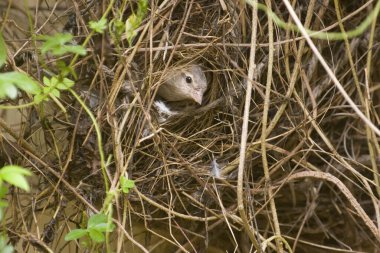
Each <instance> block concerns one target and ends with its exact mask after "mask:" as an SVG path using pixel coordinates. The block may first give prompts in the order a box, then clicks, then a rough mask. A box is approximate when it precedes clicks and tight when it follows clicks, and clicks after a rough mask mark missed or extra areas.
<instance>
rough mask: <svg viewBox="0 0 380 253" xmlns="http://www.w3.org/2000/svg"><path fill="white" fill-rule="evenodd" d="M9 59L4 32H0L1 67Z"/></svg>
mask: <svg viewBox="0 0 380 253" xmlns="http://www.w3.org/2000/svg"><path fill="white" fill-rule="evenodd" d="M6 60H7V45H6V44H5V41H4V38H3V34H2V33H1V32H0V68H1V67H2V66H3V65H4V64H5V62H6Z"/></svg>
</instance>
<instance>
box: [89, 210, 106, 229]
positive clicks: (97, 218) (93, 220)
mask: <svg viewBox="0 0 380 253" xmlns="http://www.w3.org/2000/svg"><path fill="white" fill-rule="evenodd" d="M107 222H108V216H107V215H105V214H102V213H99V214H94V215H93V216H91V217H90V218H89V219H88V223H87V228H92V227H95V226H96V225H98V224H101V223H107Z"/></svg>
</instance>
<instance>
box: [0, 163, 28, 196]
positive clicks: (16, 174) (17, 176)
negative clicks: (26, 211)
mask: <svg viewBox="0 0 380 253" xmlns="http://www.w3.org/2000/svg"><path fill="white" fill-rule="evenodd" d="M31 174H32V173H31V172H30V171H29V170H27V169H24V168H22V167H20V166H16V165H7V166H5V167H3V168H2V169H0V178H1V179H3V180H4V181H6V182H8V183H10V184H12V185H14V186H17V187H18V188H21V189H23V190H25V191H29V184H28V182H27V181H26V179H25V176H30V175H31Z"/></svg>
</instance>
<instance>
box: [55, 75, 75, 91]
mask: <svg viewBox="0 0 380 253" xmlns="http://www.w3.org/2000/svg"><path fill="white" fill-rule="evenodd" d="M73 86H74V81H73V80H70V79H68V78H63V80H62V81H61V82H59V83H58V84H57V86H56V87H57V88H58V89H60V90H67V89H69V88H71V87H73Z"/></svg>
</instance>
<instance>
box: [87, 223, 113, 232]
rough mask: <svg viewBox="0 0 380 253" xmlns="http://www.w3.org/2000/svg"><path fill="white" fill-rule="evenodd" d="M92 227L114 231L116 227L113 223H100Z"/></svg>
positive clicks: (98, 229)
mask: <svg viewBox="0 0 380 253" xmlns="http://www.w3.org/2000/svg"><path fill="white" fill-rule="evenodd" d="M91 229H95V230H97V231H99V232H112V231H113V230H114V229H115V225H114V224H113V223H109V224H108V223H100V224H97V225H95V226H93V227H92V228H91Z"/></svg>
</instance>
